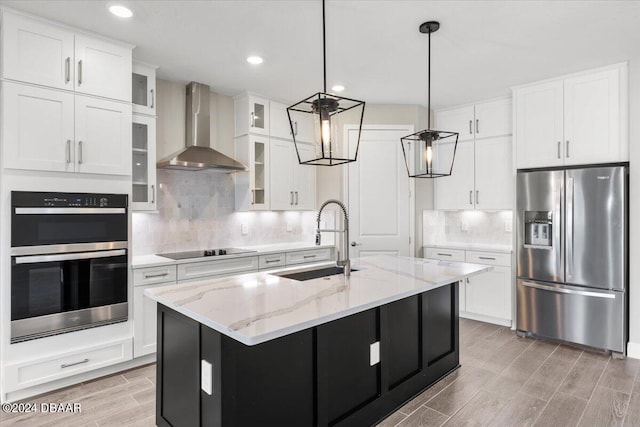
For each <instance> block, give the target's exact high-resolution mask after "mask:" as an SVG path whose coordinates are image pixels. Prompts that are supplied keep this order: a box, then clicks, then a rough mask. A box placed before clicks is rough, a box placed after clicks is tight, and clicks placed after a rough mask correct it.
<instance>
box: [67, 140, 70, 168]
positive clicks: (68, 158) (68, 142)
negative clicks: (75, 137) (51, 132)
mask: <svg viewBox="0 0 640 427" xmlns="http://www.w3.org/2000/svg"><path fill="white" fill-rule="evenodd" d="M69 163H71V140H70V139H67V164H69Z"/></svg>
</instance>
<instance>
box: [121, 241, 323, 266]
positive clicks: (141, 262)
mask: <svg viewBox="0 0 640 427" xmlns="http://www.w3.org/2000/svg"><path fill="white" fill-rule="evenodd" d="M333 246H334V245H333V244H326V245H320V246H316V245H315V244H314V243H313V242H311V243H308V242H293V243H273V244H268V245H258V246H239V247H238V249H245V250H248V251H255V252H249V253H244V254H234V255H226V256H225V259H228V258H241V257H247V256H257V255H267V254H272V253H280V252H287V251H299V250H305V249H309V250H312V249H320V248H331V247H333ZM213 259H222V258H219V257H215V258H210V257H201V258H190V259H181V260H173V259H170V258H165V257H161V256H159V255H136V256H133V257H132V258H131V267H132V268H134V269H135V268H144V267H160V266H162V265H171V264H184V263H187V262H199V261H211V260H213Z"/></svg>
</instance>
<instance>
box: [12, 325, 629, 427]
mask: <svg viewBox="0 0 640 427" xmlns="http://www.w3.org/2000/svg"><path fill="white" fill-rule="evenodd" d="M460 355H461V356H460V358H461V360H460V363H461V365H462V367H461V368H460V369H458V370H457V371H455V372H453V373H452V374H451V375H449V376H447V377H446V378H444V379H442V380H441V381H440V382H438V383H437V384H435V385H434V386H433V387H431V388H430V389H428V390H426V391H424V392H423V393H421V394H420V395H419V396H417V397H416V398H415V399H413V400H411V401H410V402H408V403H407V404H405V405H404V406H403V407H402V408H400V409H399V410H398V411H397V412H395V413H393V414H392V415H391V416H389V417H388V418H387V419H386V420H384V421H383V422H382V423H381V424H379V426H380V427H389V426H398V427H418V426H441V425H446V426H459V425H476V426H525V425H531V426H534V425H535V426H545V427H547V426H562V427H566V426H576V425H579V426H614V425H615V426H617V425H620V426H622V425H624V426H640V374H639V373H638V371H639V370H640V369H639V367H640V360H635V359H626V360H615V359H612V358H610V357H609V356H608V355H605V354H600V353H593V352H590V351H583V350H582V349H578V348H574V347H570V346H567V345H558V344H555V343H549V342H544V341H539V340H535V339H530V338H519V337H517V336H516V335H515V334H514V332H513V331H511V330H510V329H508V328H504V327H500V326H495V325H490V324H487V323H481V322H475V321H472V320H467V319H460ZM25 402H54V403H81V404H82V412H81V413H80V414H42V413H38V414H5V413H2V414H1V415H0V426H1V427H5V426H14V425H15V426H29V427H31V426H34V427H35V426H65V427H66V426H92V427H97V426H100V427H102V426H154V425H155V365H147V366H143V367H141V368H137V369H133V370H130V371H127V372H122V373H119V374H116V375H111V376H108V377H104V378H99V379H97V380H93V381H90V382H86V383H82V384H80V385H77V386H73V387H69V388H65V389H62V390H57V391H55V392H52V393H48V394H45V395H42V396H38V397H35V398H31V399H26V400H25ZM283 427H287V426H283ZM292 427H294V426H292ZM295 427H297V426H295Z"/></svg>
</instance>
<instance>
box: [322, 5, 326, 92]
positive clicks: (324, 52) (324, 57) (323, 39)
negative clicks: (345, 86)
mask: <svg viewBox="0 0 640 427" xmlns="http://www.w3.org/2000/svg"><path fill="white" fill-rule="evenodd" d="M325 33H326V29H325V17H324V0H322V65H323V67H324V93H327V40H326V35H325Z"/></svg>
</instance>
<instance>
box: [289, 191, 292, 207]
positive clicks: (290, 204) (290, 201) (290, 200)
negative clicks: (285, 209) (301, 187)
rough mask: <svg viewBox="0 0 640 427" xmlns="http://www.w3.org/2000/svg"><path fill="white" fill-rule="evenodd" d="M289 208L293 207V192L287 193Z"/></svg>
mask: <svg viewBox="0 0 640 427" xmlns="http://www.w3.org/2000/svg"><path fill="white" fill-rule="evenodd" d="M289 206H293V191H289Z"/></svg>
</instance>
